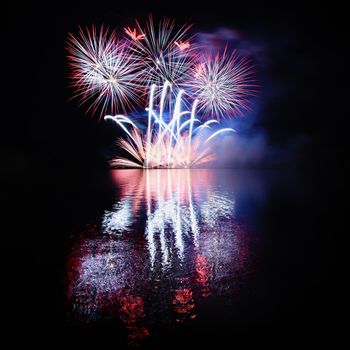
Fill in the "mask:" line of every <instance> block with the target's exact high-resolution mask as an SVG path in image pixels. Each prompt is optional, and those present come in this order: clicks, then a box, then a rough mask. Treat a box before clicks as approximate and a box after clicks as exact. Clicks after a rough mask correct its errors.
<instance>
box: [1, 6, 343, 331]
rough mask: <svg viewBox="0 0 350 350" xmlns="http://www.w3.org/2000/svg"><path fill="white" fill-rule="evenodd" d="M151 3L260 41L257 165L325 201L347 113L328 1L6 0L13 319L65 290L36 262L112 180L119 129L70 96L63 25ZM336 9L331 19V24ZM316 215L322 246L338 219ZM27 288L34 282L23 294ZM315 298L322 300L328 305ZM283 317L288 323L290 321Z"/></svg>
mask: <svg viewBox="0 0 350 350" xmlns="http://www.w3.org/2000/svg"><path fill="white" fill-rule="evenodd" d="M2 6H4V5H2ZM337 10H338V11H339V12H342V11H341V8H339V9H337ZM149 13H152V14H153V15H154V16H155V17H156V18H161V17H164V16H168V17H171V18H175V19H176V20H177V22H179V23H182V22H187V23H194V28H195V30H196V31H202V32H214V31H216V30H218V29H220V28H233V29H235V30H237V31H239V32H240V33H242V36H243V37H244V38H245V39H247V40H249V41H250V42H251V43H253V44H252V45H253V46H254V47H258V48H259V50H260V51H259V54H257V56H256V57H258V62H256V63H257V71H258V72H259V73H258V74H259V78H260V84H261V91H260V94H259V96H258V98H257V101H256V105H257V106H258V112H257V113H256V114H255V115H254V118H252V119H251V120H250V124H249V125H250V128H251V129H250V130H251V131H250V134H254V132H255V131H256V132H263V134H264V137H265V139H266V145H267V146H266V156H264V162H261V163H259V167H261V168H274V167H277V168H281V167H282V168H288V167H291V168H293V169H297V173H298V174H302V176H306V177H308V178H310V179H312V180H311V182H312V183H313V185H315V184H316V185H317V186H318V185H319V188H320V190H321V188H322V191H323V195H322V196H321V195H320V197H319V198H324V200H325V203H324V206H323V207H322V208H323V214H325V213H327V212H328V210H330V209H331V207H332V205H331V204H330V203H332V200H334V199H335V198H336V197H335V196H336V195H337V191H339V189H340V184H339V183H340V181H338V180H337V179H338V175H337V172H338V170H339V169H341V167H342V166H343V164H344V162H345V160H343V156H344V158H345V147H344V144H343V142H344V139H345V136H344V134H345V126H342V125H345V124H344V120H345V119H344V118H345V114H344V113H343V112H341V109H342V105H343V102H342V100H341V98H340V95H341V94H340V91H339V90H340V89H341V88H340V83H341V81H342V80H343V78H342V76H341V75H339V74H338V73H336V72H335V69H336V68H337V67H341V66H342V63H343V60H344V58H343V57H342V55H341V53H340V52H339V51H340V49H339V44H338V40H339V37H338V33H339V32H340V31H341V30H342V28H340V26H342V25H343V23H344V22H343V21H342V20H341V19H340V17H339V19H337V18H336V17H335V11H334V9H330V8H327V7H323V6H322V5H321V2H317V3H314V4H311V3H310V4H309V5H308V6H306V5H305V4H304V3H303V2H298V1H290V2H280V3H279V4H278V5H276V4H266V3H262V2H259V3H258V4H254V3H252V2H250V1H230V2H223V1H213V2H212V4H211V6H210V7H209V5H204V2H203V1H202V2H198V3H193V2H189V1H177V2H176V4H175V2H166V1H136V2H135V1H133V2H131V1H129V2H128V1H123V2H121V1H117V0H114V1H95V2H88V1H81V2H74V3H73V1H65V0H63V1H57V2H53V1H52V2H51V1H47V2H46V3H45V4H40V3H37V2H27V3H25V4H22V3H19V2H17V1H13V2H11V3H10V4H9V5H8V8H7V12H6V18H5V19H6V21H7V23H6V27H5V31H4V32H3V35H2V39H3V41H2V48H3V54H2V59H3V63H2V76H3V74H5V79H6V80H5V81H6V83H5V84H3V87H4V88H5V95H4V92H3V93H2V96H3V97H5V98H4V99H3V101H2V111H3V112H2V123H3V126H2V128H1V130H2V137H1V145H2V153H1V154H2V163H3V170H2V175H3V176H4V179H5V180H4V181H3V186H4V187H5V194H6V200H7V201H6V203H7V206H8V209H10V210H9V211H10V214H12V215H13V216H14V217H13V221H12V224H11V225H13V227H12V228H11V231H8V232H7V233H6V232H4V233H3V234H5V235H6V234H8V235H11V234H14V233H16V235H15V237H16V238H15V239H16V240H17V243H16V245H13V246H12V248H11V251H13V252H14V251H17V253H16V257H15V258H14V259H15V260H17V262H19V266H20V268H21V274H23V276H22V277H23V281H21V282H20V284H21V287H19V288H17V287H16V290H17V291H20V292H19V296H18V297H16V298H17V301H16V304H17V305H19V308H20V310H21V314H18V313H16V316H15V319H17V321H18V322H20V323H21V324H25V325H27V326H25V327H29V326H28V325H29V324H30V323H31V320H33V319H35V316H36V315H40V313H41V312H42V309H43V307H42V308H40V307H38V306H37V303H38V302H39V300H44V301H45V302H48V301H49V299H50V298H56V299H58V300H60V298H62V296H61V294H60V291H61V289H62V286H61V282H60V280H59V279H58V278H57V279H55V280H54V279H52V280H50V281H51V282H49V285H48V286H46V287H47V290H48V291H49V292H50V298H49V297H48V296H45V295H44V292H43V291H42V289H41V288H40V286H41V287H43V286H44V283H43V282H42V278H41V275H42V274H47V273H49V272H48V270H40V268H41V267H40V266H41V265H40V261H41V260H43V259H52V261H55V260H56V261H57V260H63V259H64V257H63V256H62V250H63V249H64V248H63V246H64V244H65V243H64V240H63V239H61V238H60V237H59V232H60V231H62V230H67V229H73V228H74V225H75V223H76V222H81V221H83V220H84V219H85V218H89V216H90V215H94V213H95V212H96V211H98V210H100V209H101V202H103V201H104V200H108V198H109V197H108V196H109V193H110V191H111V188H112V185H111V184H110V182H109V179H108V176H107V172H108V164H107V160H108V159H109V158H110V156H111V154H112V153H113V151H115V148H113V142H114V140H115V138H116V136H117V134H118V131H117V128H111V126H110V125H109V126H108V125H105V123H103V122H101V123H99V122H98V121H97V120H96V119H94V118H91V115H85V111H86V106H82V107H79V106H78V103H77V101H75V100H72V101H70V100H69V99H70V98H71V96H72V90H71V89H70V88H69V87H68V85H69V79H68V74H69V70H68V67H67V60H66V57H65V56H66V50H65V47H66V43H65V42H66V38H67V34H68V33H69V32H71V33H76V32H77V28H78V25H80V26H86V25H87V26H91V25H92V24H95V25H100V24H105V25H108V26H110V27H111V28H117V29H120V28H123V27H125V26H127V25H130V24H132V23H133V21H134V19H135V18H143V19H144V18H146V16H147V15H148V14H149ZM2 16H3V17H4V16H5V14H3V15H2ZM334 19H336V20H337V22H336V24H331V23H332V21H333V20H334ZM259 64H260V67H259ZM7 95H8V96H7ZM247 134H249V131H247ZM333 179H334V180H333ZM324 183H326V184H327V185H326V186H324ZM323 196H324V197H323ZM101 198H102V199H101ZM106 198H107V199H106ZM325 198H329V199H327V200H326V199H325ZM310 210H311V209H310ZM12 215H11V217H12ZM321 216H322V215H321ZM320 220H321V219H320ZM315 225H319V226H320V227H318V226H317V230H319V229H321V226H322V230H319V235H320V237H322V242H321V241H320V245H322V244H324V241H325V240H326V237H328V235H329V231H328V229H330V227H332V230H333V232H334V234H335V233H336V232H337V230H338V229H339V227H338V226H339V224H338V221H337V219H336V218H335V219H334V220H333V222H332V226H330V224H329V225H328V222H327V223H326V222H324V225H323V223H322V224H321V223H320V222H319V223H315ZM315 230H316V226H315ZM30 232H35V237H32V238H29V237H28V235H29V234H30ZM19 242H20V243H21V244H19V247H18V243H19ZM325 246H326V244H325ZM45 247H55V249H50V250H49V249H45ZM3 249H5V248H3ZM12 259H13V258H12ZM53 266H56V265H55V264H53ZM27 269H28V270H27ZM53 273H54V274H56V275H59V274H60V273H61V271H54V272H53ZM20 278H21V277H20ZM15 279H18V270H17V272H16V277H15ZM17 282H18V281H17ZM50 283H51V284H50ZM320 286H321V283H320V284H318V285H317V287H315V290H313V291H309V293H315V295H316V296H315V303H314V305H311V306H310V307H311V308H312V310H313V311H315V310H317V305H316V304H317V303H320V302H321V301H322V300H324V297H325V291H320V290H319V288H320ZM28 287H29V290H30V291H31V292H27V291H26V292H25V290H27V288H28ZM40 290H41V291H42V292H40ZM22 293H24V295H25V296H24V295H23V294H22ZM318 293H319V294H318ZM317 294H318V295H317ZM29 300H33V303H31V302H29ZM58 304H59V303H58ZM28 305H29V309H27V308H28ZM306 306H307V305H305V307H306ZM56 307H57V308H59V307H60V306H59V305H58V306H56ZM319 307H320V308H324V310H329V309H331V307H329V306H328V305H325V304H323V305H319ZM16 312H17V311H16ZM325 312H326V311H325ZM14 313H15V312H14ZM53 314H55V310H53ZM308 315H309V316H310V314H308ZM313 315H314V316H313V317H311V318H310V323H311V324H312V323H317V318H318V316H319V314H317V313H314V314H313ZM38 317H39V316H38ZM289 321H290V322H289V323H288V322H286V323H285V324H286V327H287V328H290V327H292V324H293V322H292V321H291V320H289ZM50 322H57V323H58V324H59V323H60V320H56V319H54V317H52V319H50ZM305 323H306V322H305ZM317 324H318V323H317ZM318 326H321V325H320V324H318ZM281 328H282V326H281ZM305 328H307V327H306V325H305ZM278 330H279V331H280V329H278ZM36 331H38V330H36Z"/></svg>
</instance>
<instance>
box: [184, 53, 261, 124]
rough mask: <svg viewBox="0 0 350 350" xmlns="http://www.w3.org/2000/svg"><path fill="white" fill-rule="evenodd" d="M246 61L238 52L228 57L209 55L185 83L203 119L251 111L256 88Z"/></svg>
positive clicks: (202, 59) (200, 62)
mask: <svg viewBox="0 0 350 350" xmlns="http://www.w3.org/2000/svg"><path fill="white" fill-rule="evenodd" d="M252 73H253V72H252V68H251V65H250V63H249V60H248V59H247V58H240V57H239V56H238V55H237V53H236V51H234V52H233V53H232V54H230V55H228V54H227V53H226V50H225V51H224V52H223V54H221V55H220V54H216V55H208V56H205V57H204V56H203V57H202V58H200V60H199V63H198V64H197V65H196V66H195V68H194V69H192V72H191V78H189V79H188V81H187V82H186V87H187V88H188V89H189V91H190V93H191V95H192V97H193V98H195V99H197V100H198V109H199V111H201V112H202V113H203V116H204V117H207V116H210V117H211V118H217V119H220V118H223V117H230V116H232V114H237V113H240V112H241V111H242V110H244V109H248V108H249V103H248V102H249V101H248V97H249V96H251V95H253V94H254V89H255V87H256V85H255V84H254V81H253V79H252Z"/></svg>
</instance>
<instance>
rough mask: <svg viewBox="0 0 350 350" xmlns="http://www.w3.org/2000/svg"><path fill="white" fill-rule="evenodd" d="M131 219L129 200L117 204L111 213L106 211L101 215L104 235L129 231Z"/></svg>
mask: <svg viewBox="0 0 350 350" xmlns="http://www.w3.org/2000/svg"><path fill="white" fill-rule="evenodd" d="M131 219H132V212H131V204H130V200H129V199H125V200H122V201H120V202H117V203H116V204H115V205H114V207H113V211H108V210H106V211H105V213H104V215H103V220H102V229H103V231H104V233H108V234H112V233H120V232H123V231H127V230H129V229H130V225H131Z"/></svg>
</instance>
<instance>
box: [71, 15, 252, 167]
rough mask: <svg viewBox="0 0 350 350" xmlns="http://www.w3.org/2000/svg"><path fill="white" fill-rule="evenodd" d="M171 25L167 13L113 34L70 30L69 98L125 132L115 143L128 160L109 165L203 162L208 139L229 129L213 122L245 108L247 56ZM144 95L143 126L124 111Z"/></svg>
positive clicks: (210, 155) (209, 153) (208, 155)
mask: <svg viewBox="0 0 350 350" xmlns="http://www.w3.org/2000/svg"><path fill="white" fill-rule="evenodd" d="M175 28H176V26H175V22H173V21H170V20H168V19H164V20H163V21H161V22H159V24H158V25H155V24H154V22H153V20H152V18H149V20H148V21H147V22H146V24H145V25H144V26H143V25H141V24H140V23H139V22H136V25H135V27H126V28H124V32H123V33H122V35H120V36H118V35H117V33H116V32H115V31H110V30H108V29H105V28H103V27H101V29H100V30H99V31H97V30H96V28H95V27H92V29H91V30H86V31H85V32H84V31H83V30H82V29H80V31H79V36H78V37H75V36H73V35H70V36H69V39H68V53H69V54H68V59H69V64H70V67H71V80H72V86H73V88H74V89H75V91H76V93H75V95H74V97H75V98H78V99H79V100H80V102H81V103H82V104H83V103H88V104H90V106H89V108H88V110H91V111H92V113H93V114H95V113H98V111H99V114H100V117H103V116H105V118H104V119H107V120H108V119H112V120H114V121H115V122H116V123H117V124H118V125H119V126H120V127H121V128H122V129H123V131H124V132H125V133H126V135H127V136H126V138H120V139H119V140H118V145H119V146H120V147H121V148H122V149H123V150H124V151H126V152H127V154H128V155H129V156H131V159H127V158H122V157H118V158H116V159H114V160H113V161H112V165H113V166H118V167H142V168H163V167H165V168H176V167H179V168H182V167H196V166H202V165H203V164H206V163H208V162H211V161H213V160H214V159H215V158H216V157H215V153H214V150H213V148H214V147H213V145H212V141H211V140H212V139H213V138H215V137H216V136H218V135H221V134H222V133H224V132H232V131H234V130H233V129H232V128H221V129H217V128H214V127H217V126H218V124H219V120H220V119H221V118H230V117H233V116H235V115H237V114H241V113H242V112H243V111H244V110H246V109H248V108H249V97H250V96H251V95H254V89H255V85H254V80H253V78H252V68H251V65H250V63H249V60H248V59H247V58H244V57H243V58H242V57H239V55H238V54H237V52H236V51H233V52H231V53H228V52H227V48H225V49H224V51H223V52H221V53H220V52H218V53H216V54H214V55H213V53H212V52H211V53H206V51H205V49H204V48H203V47H200V46H199V45H197V44H196V43H195V41H194V40H195V37H194V36H192V37H191V36H189V35H188V32H189V29H190V26H187V25H185V26H183V27H181V28H180V29H175ZM147 98H148V102H149V103H148V108H146V111H147V113H148V123H147V126H146V127H145V128H142V126H141V127H139V126H138V125H136V122H135V121H133V120H132V119H131V118H129V117H126V116H125V115H126V114H127V113H128V112H130V111H133V110H135V109H136V110H137V109H138V108H139V107H141V106H142V105H145V103H146V100H147ZM183 106H185V108H184V111H183V110H182V109H183ZM119 113H123V114H119ZM144 129H146V130H144Z"/></svg>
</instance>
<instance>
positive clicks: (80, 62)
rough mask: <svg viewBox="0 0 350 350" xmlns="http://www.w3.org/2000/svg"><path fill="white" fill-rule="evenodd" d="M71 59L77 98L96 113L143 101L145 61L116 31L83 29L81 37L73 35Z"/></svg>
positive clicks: (70, 40)
mask: <svg viewBox="0 0 350 350" xmlns="http://www.w3.org/2000/svg"><path fill="white" fill-rule="evenodd" d="M68 59H69V65H70V68H71V79H72V86H73V87H74V89H75V90H76V94H75V96H74V97H76V98H78V99H80V101H81V103H90V106H89V109H88V110H92V111H93V113H96V111H97V110H98V109H100V115H101V116H102V115H104V114H106V113H107V112H110V113H116V112H119V111H123V112H126V111H127V110H128V109H131V108H132V107H133V106H134V105H135V104H139V103H140V102H141V101H140V88H141V86H140V83H139V78H140V67H141V61H140V59H139V58H138V56H137V54H136V53H135V52H131V50H130V48H129V46H128V45H127V43H126V41H125V40H123V39H119V38H118V37H117V34H116V32H115V31H109V30H108V29H104V28H103V27H101V29H100V30H99V31H97V30H96V28H95V27H92V29H91V30H89V29H86V31H85V32H84V31H83V30H82V29H81V28H80V29H79V35H78V36H77V37H74V36H73V35H71V34H70V35H69V38H68Z"/></svg>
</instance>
